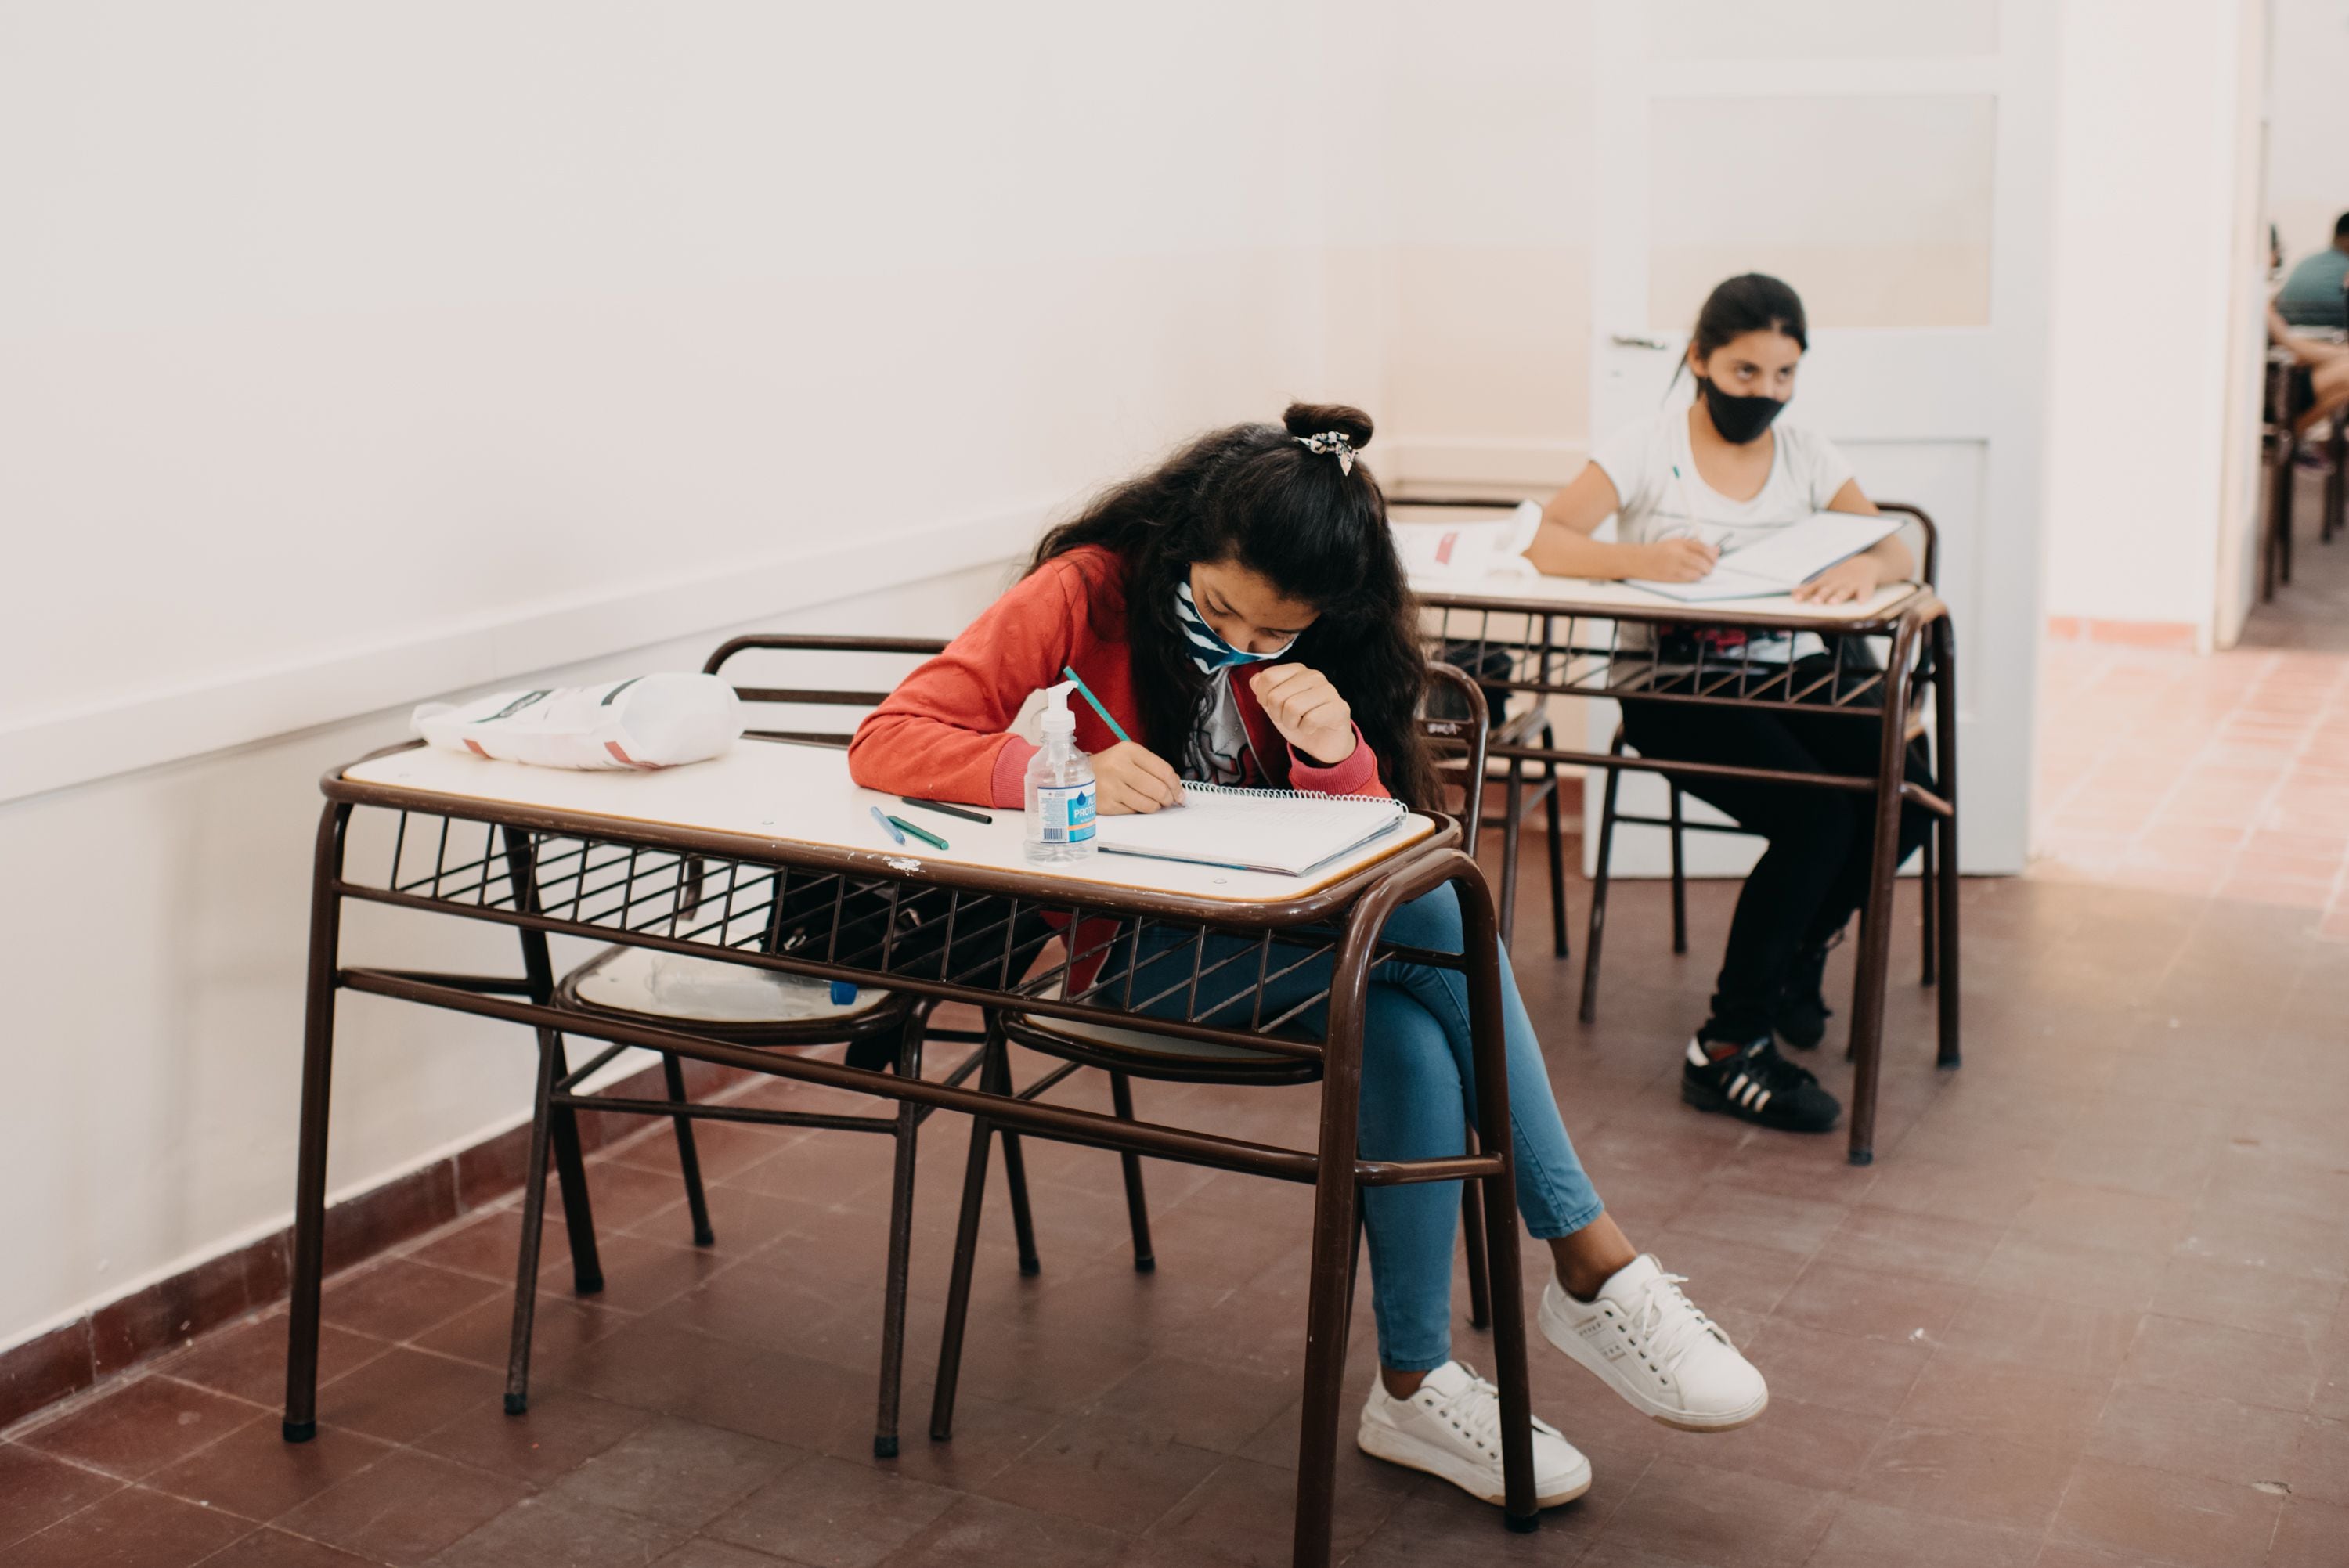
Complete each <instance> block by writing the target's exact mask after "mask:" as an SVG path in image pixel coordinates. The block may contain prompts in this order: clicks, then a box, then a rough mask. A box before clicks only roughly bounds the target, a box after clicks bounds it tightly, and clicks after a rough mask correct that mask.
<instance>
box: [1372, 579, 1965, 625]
mask: <svg viewBox="0 0 2349 1568" xmlns="http://www.w3.org/2000/svg"><path fill="white" fill-rule="evenodd" d="M1411 588H1412V592H1413V593H1417V594H1418V595H1419V596H1420V597H1421V598H1422V599H1423V600H1428V601H1431V602H1433V603H1437V604H1439V605H1441V604H1444V603H1459V602H1462V601H1466V600H1474V601H1477V602H1479V603H1481V602H1484V601H1488V600H1489V601H1494V602H1495V607H1496V608H1497V607H1506V608H1509V609H1516V608H1519V607H1520V606H1523V605H1529V604H1530V605H1537V606H1538V607H1539V610H1542V611H1547V610H1552V609H1555V610H1556V611H1557V613H1559V614H1579V615H1592V616H1599V617H1605V616H1609V615H1617V614H1627V613H1630V612H1640V613H1642V614H1656V615H1668V616H1671V617H1672V618H1674V619H1677V620H1682V621H1689V622H1692V623H1696V624H1706V625H1734V624H1737V623H1738V622H1740V621H1744V620H1764V621H1768V622H1771V623H1773V624H1793V625H1808V626H1816V627H1819V628H1820V629H1822V630H1826V631H1831V630H1833V629H1834V628H1835V627H1837V626H1838V625H1843V624H1849V623H1851V622H1853V621H1866V620H1872V619H1874V618H1876V617H1877V616H1879V615H1881V614H1884V613H1885V612H1886V611H1888V610H1889V609H1891V608H1892V607H1893V606H1895V605H1897V604H1899V603H1902V602H1903V601H1905V600H1907V599H1909V598H1911V597H1913V596H1914V595H1915V594H1917V593H1919V592H1920V589H1919V588H1918V586H1917V584H1916V583H1886V584H1885V585H1884V586H1883V587H1881V588H1878V590H1877V591H1876V592H1875V593H1871V594H1869V595H1868V597H1867V598H1865V599H1856V600H1853V601H1851V602H1850V603H1844V604H1802V603H1795V600H1794V599H1793V598H1791V597H1789V596H1788V595H1786V594H1784V593H1774V594H1771V595H1769V596H1767V597H1764V598H1758V599H1715V600H1712V601H1710V602H1708V603H1701V604H1689V603H1682V602H1681V601H1680V600H1678V599H1669V598H1666V597H1665V596H1664V595H1663V594H1661V593H1650V592H1648V591H1647V590H1646V589H1644V588H1634V587H1632V586H1631V585H1630V583H1612V582H1600V581H1595V580H1593V579H1589V578H1584V577H1544V576H1542V575H1540V574H1539V573H1533V572H1527V573H1524V574H1522V575H1521V574H1519V573H1514V572H1496V573H1489V574H1487V575H1485V576H1481V577H1454V576H1423V577H1413V579H1412V580H1411Z"/></svg>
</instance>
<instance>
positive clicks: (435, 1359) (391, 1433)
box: [318, 1346, 505, 1443]
mask: <svg viewBox="0 0 2349 1568" xmlns="http://www.w3.org/2000/svg"><path fill="white" fill-rule="evenodd" d="M504 1389H505V1379H504V1378H503V1377H501V1376H500V1375H499V1374H498V1373H496V1372H493V1371H492V1370H491V1369H490V1368H488V1367H476V1366H471V1365H469V1364H467V1363H465V1362H462V1361H451V1360H450V1359H449V1358H448V1357H444V1356H430V1355H427V1354H426V1353H425V1352H423V1351H420V1350H410V1349H408V1348H406V1347H405V1346H400V1347H397V1348H394V1349H393V1350H391V1351H389V1352H388V1353H387V1354H386V1355H383V1356H380V1357H377V1358H376V1359H375V1360H373V1361H370V1362H368V1363H367V1365H366V1366H364V1367H360V1368H359V1369H358V1370H357V1371H356V1372H352V1373H349V1374H347V1375H346V1376H344V1377H337V1378H336V1379H335V1381H333V1382H332V1383H327V1384H325V1385H322V1386H321V1387H319V1389H318V1420H319V1423H320V1424H321V1425H323V1426H335V1427H344V1428H347V1429H350V1430H353V1431H357V1432H364V1433H366V1434H367V1436H368V1437H371V1438H378V1439H382V1440H383V1441H385V1442H389V1443H409V1442H414V1441H415V1440H416V1439H419V1438H421V1437H422V1436H424V1435H425V1434H426V1433H427V1432H430V1431H433V1430H435V1429H439V1428H440V1427H444V1426H446V1425H448V1424H449V1422H450V1421H451V1420H453V1419H455V1418H457V1417H458V1416H460V1415H461V1414H463V1413H464V1412H465V1411H466V1410H468V1409H471V1408H475V1407H478V1406H481V1405H483V1404H487V1403H489V1402H491V1401H493V1400H495V1399H498V1398H501V1397H502V1394H503V1392H504Z"/></svg>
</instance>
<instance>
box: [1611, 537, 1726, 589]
mask: <svg viewBox="0 0 2349 1568" xmlns="http://www.w3.org/2000/svg"><path fill="white" fill-rule="evenodd" d="M1632 548H1633V549H1634V550H1636V551H1637V552H1639V553H1638V555H1637V556H1636V557H1635V558H1634V560H1635V563H1636V564H1635V566H1634V569H1633V570H1632V571H1630V572H1629V573H1625V575H1626V576H1630V577H1645V578H1647V579H1648V580H1649V581H1650V582H1652V583H1694V582H1696V581H1697V580H1698V579H1700V578H1702V577H1704V576H1706V575H1707V574H1709V573H1711V572H1712V571H1713V562H1717V561H1719V560H1720V559H1721V551H1720V550H1719V548H1718V547H1716V546H1714V545H1710V544H1707V543H1705V542H1703V541H1702V540H1699V539H1691V538H1688V537H1687V536H1686V535H1682V537H1680V538H1678V539H1667V540H1663V541H1661V542H1658V543H1655V544H1639V545H1634V546H1632Z"/></svg>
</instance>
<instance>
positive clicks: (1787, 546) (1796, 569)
mask: <svg viewBox="0 0 2349 1568" xmlns="http://www.w3.org/2000/svg"><path fill="white" fill-rule="evenodd" d="M1901 521H1902V520H1901V519H1899V518H1898V517H1865V516H1862V515H1860V514H1858V513H1857V512H1847V511H1822V512H1818V513H1816V514H1814V515H1813V516H1810V517H1806V518H1805V519H1804V520H1803V521H1800V522H1792V523H1788V524H1787V525H1786V526H1785V527H1784V528H1779V529H1773V530H1772V531H1770V533H1769V534H1768V535H1767V536H1766V537H1764V538H1763V539H1759V540H1756V541H1755V542H1754V543H1752V544H1749V545H1747V546H1746V547H1745V548H1744V549H1743V550H1735V551H1732V552H1729V553H1727V554H1725V555H1723V557H1722V558H1721V560H1720V561H1719V562H1716V563H1715V564H1714V566H1713V571H1712V572H1711V573H1707V574H1706V575H1705V576H1702V577H1700V578H1698V579H1697V580H1696V581H1695V582H1693V583H1659V582H1653V581H1651V580H1649V579H1646V578H1634V579H1632V580H1631V581H1632V583H1633V585H1634V586H1636V587H1640V588H1645V589H1647V590H1648V591H1649V592H1650V593H1661V594H1663V595H1664V596H1665V597H1666V598H1670V599H1679V600H1682V601H1683V602H1684V603H1700V602H1703V601H1709V600H1713V599H1751V598H1759V597H1761V596H1763V595H1764V594H1770V593H1792V592H1793V591H1794V590H1795V588H1797V587H1799V586H1800V585H1801V584H1803V583H1806V582H1808V581H1809V580H1810V579H1812V578H1814V577H1816V576H1817V575H1818V574H1819V573H1822V572H1825V571H1826V569H1827V568H1828V567H1830V566H1833V565H1835V564H1836V563H1837V562H1839V561H1847V560H1849V559H1850V558H1851V557H1852V556H1855V555H1857V554H1858V553H1859V552H1861V551H1863V550H1867V549H1869V548H1870V547H1872V546H1873V545H1874V544H1875V543H1876V542H1877V541H1878V540H1880V539H1882V538H1884V537H1885V536H1886V535H1887V534H1889V533H1891V532H1893V531H1896V530H1897V529H1899V526H1900V523H1901Z"/></svg>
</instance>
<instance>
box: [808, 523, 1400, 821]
mask: <svg viewBox="0 0 2349 1568" xmlns="http://www.w3.org/2000/svg"><path fill="white" fill-rule="evenodd" d="M1124 625H1125V565H1124V562H1123V561H1121V560H1120V559H1119V558H1118V557H1117V556H1116V554H1115V553H1113V552H1111V551H1110V550H1109V549H1107V548H1106V547H1104V546H1102V545H1098V544H1088V545H1082V546H1080V547H1079V548H1077V549H1075V550H1071V551H1070V552H1068V553H1067V554H1066V555H1061V556H1056V557H1054V558H1053V559H1052V560H1050V561H1048V562H1045V563H1044V564H1043V565H1041V566H1040V567H1038V568H1037V569H1036V570H1035V571H1033V572H1031V573H1029V574H1028V575H1027V576H1026V577H1023V578H1021V579H1020V580H1019V583H1016V584H1015V585H1014V586H1013V587H1012V589H1011V591H1010V592H1009V593H1006V594H1004V595H1003V597H1002V598H1000V599H998V600H997V601H996V602H995V603H993V604H992V605H991V606H989V607H988V610H987V612H986V613H985V614H982V615H980V616H979V618H978V620H976V621H973V622H972V623H971V624H970V625H969V627H968V629H966V630H965V631H964V632H963V634H962V635H960V636H958V637H957V638H956V639H955V640H954V642H953V643H952V644H951V645H949V646H948V647H947V651H946V652H945V653H943V654H940V655H938V656H937V657H936V658H934V659H932V660H930V661H929V662H928V663H927V664H926V665H922V666H921V668H919V669H917V670H916V671H915V672H914V673H913V674H912V675H910V676H906V677H905V680H904V681H903V682H902V683H901V684H900V685H899V686H898V687H897V689H896V690H895V691H894V692H891V693H890V694H889V696H888V698H887V699H886V700H885V701H884V702H883V703H882V704H881V706H880V707H876V708H874V710H873V711H872V712H871V713H869V714H867V715H866V716H865V717H864V723H863V724H861V725H859V726H858V727H857V729H856V738H855V739H854V740H852V741H851V742H849V747H848V771H849V773H850V775H851V776H852V777H853V778H854V779H855V780H856V781H857V782H858V783H859V784H862V785H864V787H865V788H867V789H885V790H887V791H888V792H889V793H891V794H893V795H919V796H924V797H926V798H928V799H933V800H960V801H964V802H967V803H968V804H971V805H976V806H997V807H1001V808H1003V809H1005V810H1019V809H1020V808H1021V807H1022V806H1023V805H1025V804H1026V799H1025V781H1026V778H1027V772H1028V759H1029V758H1030V757H1033V756H1034V755H1035V754H1036V748H1035V746H1034V745H1032V744H1031V743H1030V742H1028V741H1026V740H1022V739H1021V738H1019V737H1018V736H1016V735H1012V734H1010V733H1009V729H1010V727H1011V724H1012V722H1013V721H1014V720H1015V719H1016V718H1018V717H1019V708H1020V706H1021V705H1022V704H1023V703H1025V702H1026V701H1027V700H1028V696H1029V694H1030V693H1031V692H1034V691H1036V690H1038V689H1039V688H1040V687H1043V686H1057V685H1059V684H1060V683H1061V681H1062V680H1063V679H1065V678H1066V677H1065V676H1062V675H1061V665H1068V666H1069V667H1070V668H1071V669H1073V670H1075V671H1076V672H1077V673H1078V674H1079V675H1081V676H1084V678H1085V685H1086V686H1090V687H1092V693H1093V695H1094V696H1097V697H1099V698H1101V700H1102V703H1103V705H1105V706H1106V707H1108V708H1109V710H1110V712H1112V713H1113V714H1115V715H1116V716H1117V718H1118V722H1119V723H1120V724H1122V725H1123V726H1124V727H1125V729H1126V732H1127V733H1128V734H1133V733H1134V732H1136V731H1137V730H1139V729H1140V728H1141V710H1140V708H1139V707H1137V706H1136V704H1135V702H1134V696H1133V649H1132V647H1131V646H1130V645H1128V644H1127V642H1126V639H1125V638H1124V636H1123V629H1124ZM1103 626H1109V627H1115V628H1117V629H1118V631H1119V633H1120V634H1119V635H1116V636H1108V635H1104V634H1102V630H1101V628H1102V627H1103ZM1262 667H1263V666H1262V665H1243V666H1241V667H1240V668H1238V669H1234V670H1226V671H1225V672H1223V673H1222V674H1221V675H1220V676H1218V677H1217V678H1219V679H1224V680H1228V681H1230V682H1231V686H1232V696H1233V697H1234V699H1235V700H1236V701H1237V705H1238V707H1239V715H1240V722H1241V724H1242V726H1243V727H1245V728H1246V729H1247V739H1248V745H1247V761H1248V764H1249V766H1250V770H1251V773H1252V774H1253V777H1252V778H1251V779H1249V782H1251V783H1263V784H1270V785H1273V786H1275V787H1286V788H1288V789H1310V790H1313V791H1315V792H1317V793H1319V794H1324V795H1383V794H1385V793H1386V792H1387V791H1386V787H1385V786H1384V785H1382V784H1381V783H1380V781H1379V768H1378V758H1375V757H1373V756H1372V755H1371V748H1370V747H1369V746H1368V745H1366V744H1364V743H1363V741H1362V738H1361V729H1360V728H1359V727H1357V728H1356V730H1355V732H1354V751H1353V755H1352V756H1350V757H1349V758H1346V759H1345V760H1344V761H1343V762H1340V763H1338V764H1336V765H1334V766H1332V767H1327V768H1325V767H1323V766H1321V765H1320V764H1319V763H1318V762H1315V761H1313V760H1312V759H1310V758H1308V757H1306V756H1305V755H1304V754H1302V753H1301V752H1299V751H1298V750H1297V749H1296V748H1293V747H1291V746H1289V745H1288V743H1287V742H1286V741H1285V740H1284V739H1282V738H1281V735H1280V732H1279V730H1278V729H1277V728H1275V727H1274V726H1273V722H1272V720H1271V719H1270V718H1269V717H1268V716H1267V715H1266V713H1265V711H1264V705H1263V704H1262V703H1260V702H1258V701H1257V696H1256V693H1255V691H1254V690H1252V689H1251V688H1250V687H1249V686H1248V683H1247V681H1246V680H1245V679H1244V678H1242V677H1243V676H1246V675H1247V674H1249V673H1250V672H1252V671H1253V670H1256V669H1258V668H1262ZM1070 707H1071V709H1072V710H1073V711H1074V712H1075V714H1076V716H1077V745H1078V747H1079V748H1081V749H1083V750H1086V751H1105V750H1107V749H1108V748H1110V747H1112V746H1114V745H1115V744H1116V743H1117V737H1116V736H1114V735H1112V734H1111V733H1110V729H1109V726H1107V725H1105V724H1103V723H1102V721H1101V716H1100V715H1098V714H1096V713H1094V712H1093V711H1092V708H1091V707H1087V706H1086V705H1085V703H1084V701H1083V699H1082V698H1079V699H1078V700H1077V701H1076V702H1074V703H1071V705H1070ZM1158 739H1159V741H1160V744H1162V745H1164V744H1165V742H1166V740H1167V738H1166V737H1159V738H1158ZM1178 766H1179V764H1178Z"/></svg>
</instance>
